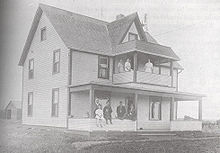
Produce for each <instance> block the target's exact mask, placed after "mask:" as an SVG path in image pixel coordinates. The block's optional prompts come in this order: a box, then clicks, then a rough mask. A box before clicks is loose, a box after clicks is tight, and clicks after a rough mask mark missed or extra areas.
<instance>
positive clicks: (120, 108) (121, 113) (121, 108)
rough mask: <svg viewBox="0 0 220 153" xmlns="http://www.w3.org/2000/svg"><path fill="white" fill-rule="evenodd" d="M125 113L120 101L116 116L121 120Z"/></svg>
mask: <svg viewBox="0 0 220 153" xmlns="http://www.w3.org/2000/svg"><path fill="white" fill-rule="evenodd" d="M125 113H126V110H125V106H123V105H122V101H120V104H119V106H118V107H117V116H118V118H119V119H120V120H123V119H124V117H125Z"/></svg>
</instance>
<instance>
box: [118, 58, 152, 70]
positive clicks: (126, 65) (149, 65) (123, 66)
mask: <svg viewBox="0 0 220 153" xmlns="http://www.w3.org/2000/svg"><path fill="white" fill-rule="evenodd" d="M123 63H124V62H123V60H122V59H120V60H119V63H118V72H119V73H122V72H130V71H133V69H132V66H131V60H130V59H129V58H128V59H127V60H126V62H125V63H124V64H123ZM144 71H145V72H148V73H153V63H152V62H151V61H150V59H148V61H147V62H146V63H145V65H144Z"/></svg>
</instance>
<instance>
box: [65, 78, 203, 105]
mask: <svg viewBox="0 0 220 153" xmlns="http://www.w3.org/2000/svg"><path fill="white" fill-rule="evenodd" d="M69 88H70V92H77V91H83V90H89V89H91V88H94V89H96V90H105V91H114V92H122V93H137V94H148V95H152V96H163V97H174V99H175V100H178V101H194V100H200V99H201V98H202V97H205V95H203V94H195V93H188V92H177V91H165V90H158V89H157V90H153V89H150V88H144V87H138V86H135V85H132V86H131V85H127V84H120V85H119V84H117V85H116V84H112V83H111V82H90V83H88V84H83V85H76V86H69Z"/></svg>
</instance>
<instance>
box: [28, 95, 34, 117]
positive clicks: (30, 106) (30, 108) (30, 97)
mask: <svg viewBox="0 0 220 153" xmlns="http://www.w3.org/2000/svg"><path fill="white" fill-rule="evenodd" d="M27 113H28V116H32V115H33V92H29V93H28V111H27Z"/></svg>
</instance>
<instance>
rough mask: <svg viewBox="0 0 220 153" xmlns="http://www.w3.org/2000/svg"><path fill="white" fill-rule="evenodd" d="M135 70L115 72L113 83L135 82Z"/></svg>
mask: <svg viewBox="0 0 220 153" xmlns="http://www.w3.org/2000/svg"><path fill="white" fill-rule="evenodd" d="M133 77H134V72H123V73H116V74H113V83H129V82H133Z"/></svg>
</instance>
